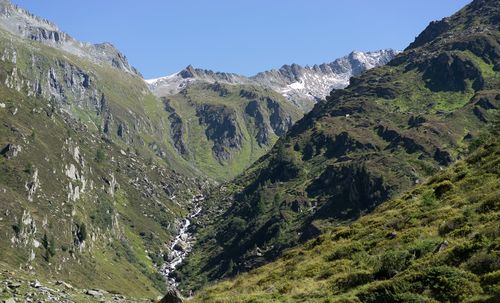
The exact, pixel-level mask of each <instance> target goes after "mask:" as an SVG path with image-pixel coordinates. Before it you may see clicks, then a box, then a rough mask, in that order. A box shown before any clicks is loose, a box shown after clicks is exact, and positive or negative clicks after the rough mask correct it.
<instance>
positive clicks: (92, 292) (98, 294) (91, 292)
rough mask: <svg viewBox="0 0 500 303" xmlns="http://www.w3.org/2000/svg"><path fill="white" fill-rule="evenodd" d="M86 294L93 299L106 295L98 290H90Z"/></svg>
mask: <svg viewBox="0 0 500 303" xmlns="http://www.w3.org/2000/svg"><path fill="white" fill-rule="evenodd" d="M85 294H87V295H89V296H92V297H102V296H103V295H104V294H103V293H102V292H101V291H99V290H97V289H88V290H87V291H86V292H85Z"/></svg>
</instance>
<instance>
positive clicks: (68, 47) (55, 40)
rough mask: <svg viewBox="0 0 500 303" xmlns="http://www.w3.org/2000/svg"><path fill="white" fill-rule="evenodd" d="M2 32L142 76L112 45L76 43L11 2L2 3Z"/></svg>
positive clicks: (44, 21) (3, 0) (49, 24)
mask: <svg viewBox="0 0 500 303" xmlns="http://www.w3.org/2000/svg"><path fill="white" fill-rule="evenodd" d="M0 28H1V29H4V30H6V31H7V32H9V33H11V34H13V35H15V36H18V37H21V38H23V39H28V40H33V41H37V42H40V43H42V44H45V45H48V46H50V47H54V48H57V49H59V50H62V51H65V52H67V53H70V54H73V55H76V56H79V57H85V58H87V59H91V60H92V61H94V62H98V63H101V62H104V63H106V64H109V65H111V66H113V67H115V68H119V69H121V70H124V71H126V72H129V73H132V74H136V75H140V74H139V72H138V71H137V70H136V69H135V68H133V67H132V66H130V64H129V63H128V61H127V58H126V57H125V56H124V55H123V54H122V53H121V52H120V51H119V50H118V49H117V48H115V47H114V46H113V45H112V44H111V43H109V42H104V43H98V44H91V43H85V42H80V41H77V40H76V39H74V38H73V37H71V36H70V35H69V34H67V33H65V32H63V31H61V30H60V29H59V28H58V27H57V25H56V24H54V23H52V22H51V21H49V20H47V19H44V18H40V17H37V16H35V15H33V14H32V13H30V12H29V11H28V10H25V9H23V8H21V7H19V6H17V5H14V4H12V3H11V2H10V1H8V0H0Z"/></svg>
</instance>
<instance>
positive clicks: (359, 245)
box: [190, 124, 500, 303]
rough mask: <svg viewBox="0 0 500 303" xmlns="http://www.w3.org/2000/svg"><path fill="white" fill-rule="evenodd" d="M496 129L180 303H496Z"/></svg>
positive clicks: (499, 173)
mask: <svg viewBox="0 0 500 303" xmlns="http://www.w3.org/2000/svg"><path fill="white" fill-rule="evenodd" d="M499 131H500V128H499V127H498V124H497V125H496V130H494V131H493V132H492V133H491V134H487V135H483V136H482V138H481V139H479V140H477V141H475V143H474V146H473V147H472V149H473V152H472V154H471V155H470V156H469V157H467V158H466V159H464V160H461V161H458V162H457V163H455V164H454V165H452V166H450V167H449V168H448V169H446V170H443V171H441V172H438V173H436V174H435V175H433V176H432V177H430V178H429V179H427V180H425V181H424V180H423V184H421V185H418V186H416V187H414V188H413V189H412V190H409V191H406V192H404V193H403V194H401V195H398V196H397V197H396V198H394V199H391V200H390V201H387V202H385V203H384V204H382V205H380V206H379V207H377V208H376V209H375V211H373V213H371V214H369V215H366V216H363V217H361V218H360V219H358V220H356V221H354V222H352V223H351V224H348V225H346V226H339V227H330V228H327V229H326V230H325V232H324V233H323V234H322V235H321V236H319V237H317V238H316V239H314V240H311V241H309V242H307V243H305V244H304V245H301V246H299V247H298V248H295V249H291V250H288V251H286V252H285V253H284V254H283V256H282V257H281V258H280V259H278V260H277V261H275V262H272V263H270V264H267V265H264V266H262V267H260V268H258V269H255V270H252V271H250V272H249V273H244V274H241V275H239V276H237V277H236V278H234V279H229V280H227V281H223V282H220V283H217V284H215V285H213V286H209V287H207V288H205V289H202V290H201V291H199V292H198V293H197V295H196V296H195V298H194V299H193V300H192V301H190V302H229V298H231V300H233V301H234V298H237V300H236V301H237V302H242V303H243V302H331V303H333V302H365V303H371V302H498V300H499V299H500V297H499V288H500V246H499V239H500V234H499V230H498V223H499V219H498V218H499V215H500V187H499V185H500V141H499V140H498V138H499V135H500V133H499Z"/></svg>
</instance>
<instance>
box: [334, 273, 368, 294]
mask: <svg viewBox="0 0 500 303" xmlns="http://www.w3.org/2000/svg"><path fill="white" fill-rule="evenodd" d="M371 281H373V274H372V273H371V272H369V271H366V270H364V271H357V272H353V273H348V274H346V275H342V276H340V277H338V278H336V279H335V281H334V282H333V291H334V292H336V293H340V292H344V291H346V290H348V289H350V288H353V287H356V286H359V285H363V284H367V283H369V282H371Z"/></svg>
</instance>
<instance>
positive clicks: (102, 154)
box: [95, 147, 106, 163]
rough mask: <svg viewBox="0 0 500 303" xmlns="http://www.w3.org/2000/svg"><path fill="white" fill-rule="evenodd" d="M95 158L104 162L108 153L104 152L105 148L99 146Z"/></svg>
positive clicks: (99, 161)
mask: <svg viewBox="0 0 500 303" xmlns="http://www.w3.org/2000/svg"><path fill="white" fill-rule="evenodd" d="M95 160H96V162H98V163H101V162H104V160H106V153H105V152H104V149H103V148H101V147H99V148H98V149H97V150H96V152H95Z"/></svg>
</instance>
